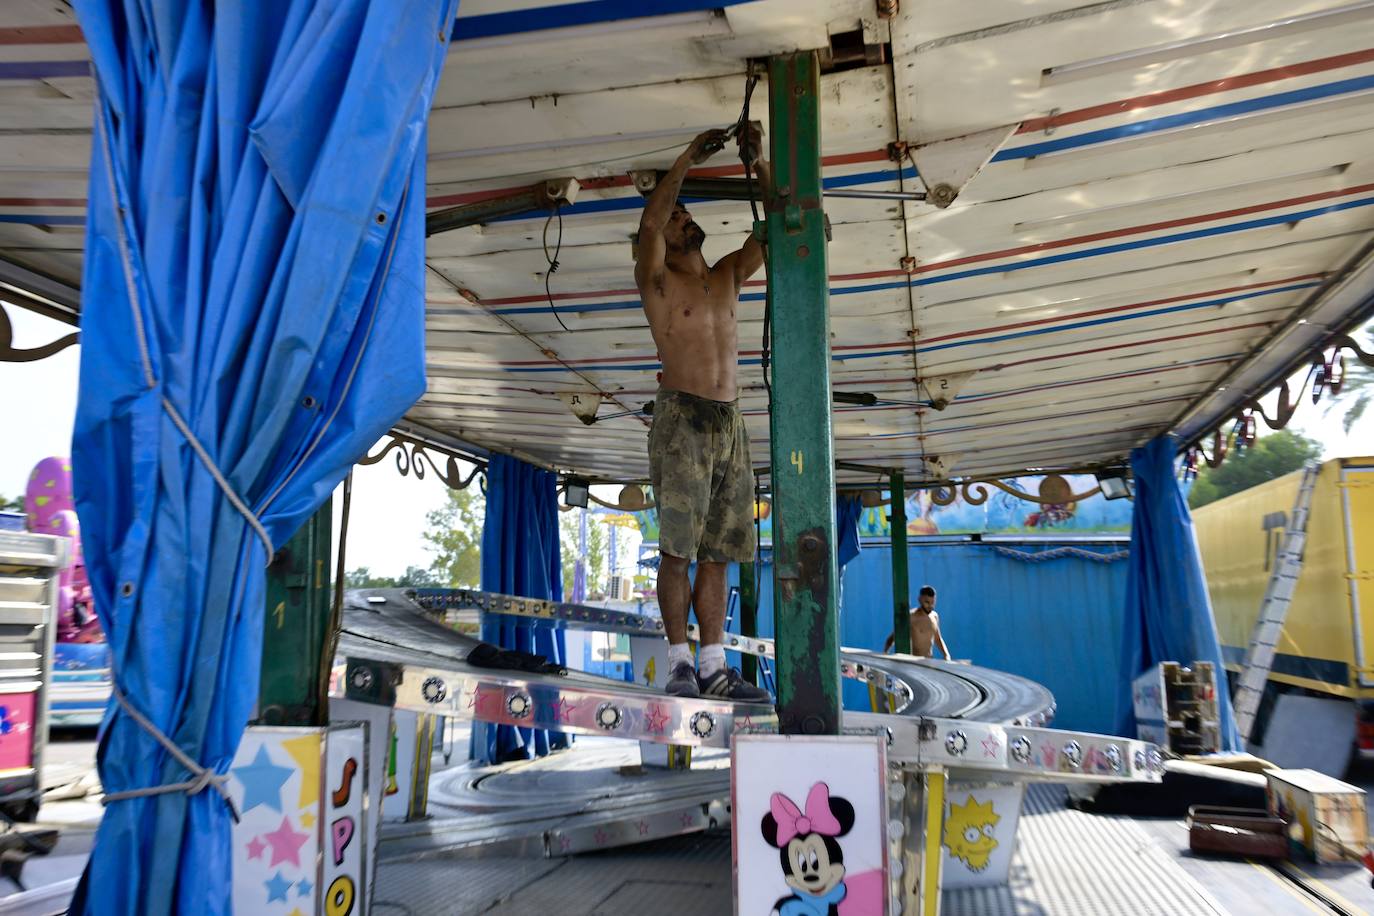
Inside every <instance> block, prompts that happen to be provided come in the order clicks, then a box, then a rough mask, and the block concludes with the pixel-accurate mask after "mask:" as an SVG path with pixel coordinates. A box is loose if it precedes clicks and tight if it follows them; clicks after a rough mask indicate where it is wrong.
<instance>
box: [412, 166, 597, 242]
mask: <svg viewBox="0 0 1374 916" xmlns="http://www.w3.org/2000/svg"><path fill="white" fill-rule="evenodd" d="M576 197H577V181H576V179H572V178H551V179H549V180H547V181H541V182H539V183H538V184H535V185H531V186H530V187H528V188H526V189H525V190H523V191H517V192H515V193H514V194H505V195H502V196H500V197H489V198H487V199H486V200H476V201H473V202H472V203H467V204H459V205H458V206H456V207H448V208H447V209H444V210H435V211H434V212H433V213H429V214H426V215H425V237H426V238H428V237H429V236H431V235H436V234H438V233H440V232H449V231H451V230H453V229H462V228H463V227H465V226H476V225H477V224H479V223H486V222H490V221H492V220H494V219H500V218H502V217H506V216H520V215H521V214H524V213H532V212H535V211H544V212H547V211H552V210H553V209H554V208H555V207H557V206H558V205H560V204H565V203H572V201H573V200H574V199H576Z"/></svg>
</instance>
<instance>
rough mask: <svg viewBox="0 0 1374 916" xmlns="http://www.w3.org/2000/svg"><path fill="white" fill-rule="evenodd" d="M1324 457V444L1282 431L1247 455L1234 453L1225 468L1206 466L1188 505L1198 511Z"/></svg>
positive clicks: (1259, 442) (1257, 442) (1262, 439)
mask: <svg viewBox="0 0 1374 916" xmlns="http://www.w3.org/2000/svg"><path fill="white" fill-rule="evenodd" d="M1321 454H1322V447H1321V444H1320V443H1318V442H1315V441H1313V440H1312V439H1309V438H1307V437H1306V436H1304V435H1301V434H1299V433H1295V432H1293V431H1292V430H1287V429H1282V430H1279V431H1278V432H1274V433H1270V434H1269V435H1267V436H1261V437H1259V438H1258V439H1256V440H1255V444H1254V445H1253V446H1251V447H1250V448H1247V449H1246V450H1245V451H1243V452H1240V453H1239V454H1237V453H1235V452H1232V454H1231V455H1229V456H1228V457H1227V459H1226V460H1225V461H1224V462H1222V464H1221V467H1219V468H1209V467H1206V466H1204V467H1203V468H1202V470H1201V471H1200V472H1199V473H1198V476H1197V480H1195V481H1194V482H1193V489H1192V491H1191V492H1190V493H1189V494H1188V505H1189V506H1190V507H1192V508H1194V509H1196V508H1198V507H1200V506H1205V505H1207V504H1208V503H1210V502H1215V501H1217V500H1218V499H1222V498H1223V497H1226V496H1230V495H1231V494H1233V493H1239V492H1240V491H1241V490H1248V489H1250V488H1251V487H1253V486H1255V485H1256V484H1261V483H1264V482H1265V481H1266V480H1273V479H1274V478H1275V477H1282V476H1283V475H1284V474H1288V473H1290V472H1292V471H1296V470H1298V469H1299V468H1300V467H1302V466H1303V463H1304V462H1306V461H1309V460H1311V459H1313V458H1320V457H1321Z"/></svg>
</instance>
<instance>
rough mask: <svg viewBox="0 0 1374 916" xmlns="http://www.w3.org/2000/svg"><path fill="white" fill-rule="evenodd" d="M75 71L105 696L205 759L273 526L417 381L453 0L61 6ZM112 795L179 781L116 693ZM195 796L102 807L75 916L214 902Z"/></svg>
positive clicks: (83, 488)
mask: <svg viewBox="0 0 1374 916" xmlns="http://www.w3.org/2000/svg"><path fill="white" fill-rule="evenodd" d="M75 6H76V10H77V14H78V17H79V19H80V24H81V28H82V32H83V33H84V35H85V38H86V42H87V44H88V45H89V47H90V52H91V57H92V60H93V63H94V69H95V73H96V76H97V79H98V87H99V99H98V104H97V105H96V109H95V129H94V132H93V133H94V139H93V143H92V162H91V169H90V189H89V194H88V197H89V204H88V215H87V223H86V246H85V252H86V255H85V264H84V276H83V285H82V315H81V328H82V335H83V339H84V340H86V341H88V343H87V345H86V346H85V347H83V348H82V353H81V377H80V384H79V397H78V405H77V418H76V426H75V431H74V434H73V443H72V445H73V464H74V478H75V488H76V497H77V508H78V511H79V513H80V517H81V525H82V534H83V539H84V541H85V546H86V552H87V557H86V563H87V570H88V572H89V575H90V581H91V588H92V591H93V593H94V596H95V603H96V608H97V611H98V613H99V615H100V618H101V623H102V624H103V626H104V628H105V632H106V633H107V634H108V636H109V642H110V647H111V651H112V654H113V664H114V681H115V685H116V688H117V689H118V690H119V691H120V692H121V693H122V695H123V696H124V697H125V698H126V701H127V702H128V704H129V705H130V706H131V707H133V708H134V709H137V710H139V711H140V712H141V714H142V715H143V716H146V718H147V719H148V720H149V721H150V722H151V724H152V725H153V726H155V727H156V728H157V729H158V730H160V731H161V732H162V733H164V734H165V735H167V736H168V737H169V739H170V740H171V742H173V743H174V744H175V745H176V746H178V747H179V748H180V749H181V751H182V752H183V753H184V754H185V755H187V756H188V757H189V758H191V760H192V761H193V762H196V763H198V765H199V766H203V767H206V768H208V769H210V770H211V771H214V772H216V773H220V774H223V773H224V772H225V770H226V769H227V768H228V766H229V764H230V763H231V761H232V759H233V755H234V752H235V750H236V748H237V746H238V743H239V738H240V737H241V735H242V732H243V729H244V727H245V725H246V724H247V722H248V719H249V717H250V716H251V715H252V713H253V708H254V706H255V703H256V700H257V693H258V683H259V668H260V664H261V655H262V639H263V614H264V601H265V596H264V586H265V569H266V566H267V563H268V561H269V559H270V557H269V555H268V554H269V549H268V546H267V545H268V542H270V543H271V544H272V545H282V544H284V543H285V542H286V541H287V540H288V538H289V537H290V536H291V534H292V533H293V532H294V531H295V530H296V529H297V528H298V527H299V526H300V525H301V523H302V522H303V521H304V520H305V519H306V518H308V517H309V516H310V515H311V514H312V513H313V512H314V511H315V510H316V509H317V508H318V507H319V505H320V504H321V503H322V502H323V501H324V500H325V499H328V498H329V496H330V494H331V492H332V491H333V490H334V488H335V486H336V485H337V484H338V483H339V481H340V480H341V479H342V478H343V476H344V475H345V474H346V473H347V471H348V469H349V467H350V466H351V465H352V463H353V461H354V460H355V459H356V458H357V457H359V456H360V455H362V454H363V453H364V452H365V450H366V448H367V447H368V446H369V444H371V443H372V442H375V441H376V440H377V438H378V437H379V436H380V435H381V434H383V433H384V432H385V431H386V430H387V429H388V428H389V427H390V426H391V425H392V424H393V423H394V422H395V421H396V420H397V419H398V418H399V417H400V416H401V415H402V413H403V412H404V411H405V410H406V408H407V407H408V406H409V405H410V404H412V403H413V402H414V401H415V400H416V399H417V398H418V397H419V396H420V394H422V393H423V391H424V362H423V357H424V338H423V334H424V284H423V279H422V278H423V275H424V260H423V257H424V204H425V171H424V166H425V157H424V149H425V144H424V134H425V123H426V118H427V115H428V111H429V106H430V100H431V97H432V94H433V92H434V88H435V85H436V83H437V81H438V76H439V71H440V68H441V66H442V63H443V60H444V56H445V53H446V50H447V49H446V47H445V41H444V36H446V35H448V34H449V24H450V23H451V22H452V21H453V17H454V15H455V11H456V7H457V3H456V0H388V2H386V3H369V2H367V0H328V2H326V0H244V2H240V3H221V4H211V3H203V2H189V0H180V2H179V0H142V2H134V0H122V2H121V0H76V3H75ZM98 765H99V770H100V778H101V782H102V783H103V785H104V788H105V791H106V792H107V793H118V792H125V791H130V790H138V789H147V788H151V787H156V786H161V785H167V784H173V783H178V782H183V781H187V780H189V779H191V777H192V773H191V772H190V771H188V769H187V768H186V767H183V766H182V765H181V764H179V763H178V762H177V760H176V758H175V756H174V755H171V754H170V753H169V752H167V751H165V750H164V749H163V747H162V746H161V745H159V743H158V742H157V741H156V740H155V738H154V737H153V736H152V735H151V734H150V733H149V732H148V731H147V730H145V729H144V728H143V727H142V726H140V724H138V723H137V722H136V721H135V718H134V716H133V715H132V714H131V713H130V712H128V711H127V710H126V709H125V708H123V707H121V706H120V705H119V704H117V703H116V704H112V705H111V707H110V709H109V711H108V713H107V715H106V717H105V721H104V723H103V724H102V726H101V731H100V739H99V750H98ZM229 841H230V811H229V809H228V806H227V805H226V804H225V802H224V800H223V799H222V798H221V797H220V795H219V794H218V793H217V792H216V791H215V790H214V789H206V790H203V791H200V792H198V793H196V794H187V793H185V792H181V791H177V792H174V793H168V794H159V795H156V796H152V797H139V798H130V799H125V800H117V801H113V802H112V803H111V804H110V805H109V807H108V808H107V809H106V811H105V816H104V819H103V820H102V822H101V824H100V828H99V832H98V834H97V836H96V840H95V845H94V849H93V851H92V854H91V858H90V861H89V863H88V865H87V868H86V871H85V874H84V876H83V878H82V882H81V884H80V886H79V888H78V890H77V893H76V896H75V899H74V901H73V905H72V910H71V911H72V912H73V913H110V914H129V916H133V914H161V913H171V912H179V913H197V914H207V913H208V914H220V913H227V912H229V910H230V882H231V880H232V869H231V856H230V848H229Z"/></svg>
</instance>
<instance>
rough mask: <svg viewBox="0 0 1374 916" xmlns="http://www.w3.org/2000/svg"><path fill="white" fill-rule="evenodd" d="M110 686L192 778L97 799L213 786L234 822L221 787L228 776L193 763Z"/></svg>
mask: <svg viewBox="0 0 1374 916" xmlns="http://www.w3.org/2000/svg"><path fill="white" fill-rule="evenodd" d="M111 689H112V691H113V693H114V698H115V699H116V700H118V701H119V705H120V706H122V707H123V708H124V711H125V712H126V713H128V714H129V717H130V718H131V719H133V720H134V721H135V722H137V723H138V724H139V726H140V727H142V729H143V730H144V731H146V732H147V733H148V734H150V735H152V736H153V737H154V738H156V739H157V743H158V744H161V745H162V746H163V747H164V748H165V749H166V750H167V753H169V754H171V755H172V757H174V758H175V759H176V761H177V763H179V764H181V765H182V766H184V767H185V768H186V769H187V770H188V771H189V772H190V773H191V775H192V777H193V778H192V779H187V780H184V781H182V782H174V783H167V784H166V785H161V786H150V787H148V788H146V789H129V790H128V791H125V792H110V793H109V794H107V795H105V796H104V797H103V798H102V799H101V800H100V803H101V804H102V805H108V804H109V803H110V802H117V801H125V800H127V799H131V798H151V797H152V796H155V795H166V794H168V793H171V792H185V793H186V794H187V795H196V794H198V793H200V792H203V791H205V790H206V789H210V788H213V789H214V790H215V791H216V792H218V793H219V794H220V796H221V797H223V798H224V803H225V804H226V805H228V806H229V816H230V817H232V818H233V819H234V823H236V824H237V823H238V820H239V813H238V810H237V809H236V808H235V807H234V800H233V798H231V797H230V795H229V790H228V789H226V788H225V787H224V784H225V783H226V782H228V781H229V777H228V776H224V775H220V774H219V773H216V772H215V771H214V770H211V769H208V768H206V767H203V766H201V765H200V764H198V763H196V762H195V761H194V760H192V759H191V758H190V757H189V756H187V754H186V752H185V751H183V750H182V749H181V748H179V747H177V746H176V744H175V743H173V741H172V739H171V738H168V737H167V736H166V735H164V734H163V733H162V731H161V730H160V729H159V728H158V727H157V726H156V725H154V724H153V723H152V722H151V721H150V720H149V719H148V717H147V716H145V715H143V713H141V712H139V711H138V710H137V709H135V708H134V705H133V704H132V703H130V702H129V701H128V700H127V699H125V697H124V694H123V692H122V691H120V689H119V685H118V684H112V685H111Z"/></svg>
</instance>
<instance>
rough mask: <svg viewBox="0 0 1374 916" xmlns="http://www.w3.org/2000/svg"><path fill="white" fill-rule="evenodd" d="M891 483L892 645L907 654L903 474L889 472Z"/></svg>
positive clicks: (908, 593) (908, 588)
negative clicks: (890, 473)
mask: <svg viewBox="0 0 1374 916" xmlns="http://www.w3.org/2000/svg"><path fill="white" fill-rule="evenodd" d="M891 486H892V511H891V512H890V513H888V527H889V529H890V530H889V536H890V538H891V540H892V639H893V643H892V648H893V651H895V652H900V653H901V654H902V655H910V654H911V627H910V625H909V624H908V623H907V618H908V615H909V614H910V613H911V605H910V602H911V578H910V574H909V571H908V570H907V559H908V557H907V549H906V477H905V475H903V474H902V472H901V471H893V472H892V484H891Z"/></svg>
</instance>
